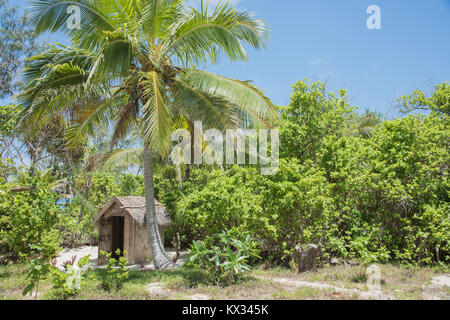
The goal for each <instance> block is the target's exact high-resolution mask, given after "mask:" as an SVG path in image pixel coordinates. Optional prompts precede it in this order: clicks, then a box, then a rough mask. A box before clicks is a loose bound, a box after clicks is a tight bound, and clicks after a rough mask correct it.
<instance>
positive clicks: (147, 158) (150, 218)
mask: <svg viewBox="0 0 450 320" xmlns="http://www.w3.org/2000/svg"><path fill="white" fill-rule="evenodd" d="M144 184H145V207H146V209H145V217H146V220H147V230H148V241H149V244H150V249H151V250H152V260H153V264H154V266H155V269H169V268H176V267H177V266H176V264H174V263H173V262H172V260H170V258H169V257H168V256H167V254H166V252H165V251H164V246H163V245H162V243H161V238H160V236H159V232H158V226H157V222H156V214H155V190H154V187H153V163H152V151H151V150H150V147H149V146H147V145H146V146H144Z"/></svg>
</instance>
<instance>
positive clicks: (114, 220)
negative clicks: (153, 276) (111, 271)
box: [94, 196, 172, 265]
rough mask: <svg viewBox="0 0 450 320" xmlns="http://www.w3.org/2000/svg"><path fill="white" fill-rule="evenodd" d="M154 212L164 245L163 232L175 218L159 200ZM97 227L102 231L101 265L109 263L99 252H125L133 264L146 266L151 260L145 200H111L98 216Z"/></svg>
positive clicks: (124, 198)
mask: <svg viewBox="0 0 450 320" xmlns="http://www.w3.org/2000/svg"><path fill="white" fill-rule="evenodd" d="M155 209H156V220H157V222H158V230H159V235H160V236H161V241H162V243H164V229H165V227H167V226H169V225H170V224H171V223H172V219H171V217H170V214H169V213H168V212H167V210H166V208H165V207H164V206H163V205H162V204H161V203H159V202H158V201H156V200H155ZM94 227H98V229H99V240H98V250H99V256H98V264H99V265H103V264H105V263H106V262H107V261H106V259H105V257H103V256H101V255H100V251H106V252H115V251H116V250H117V249H120V251H121V252H123V251H124V250H125V251H126V255H125V257H126V258H127V260H128V262H129V263H130V264H140V263H145V262H147V261H148V260H149V259H151V256H152V253H151V250H150V246H149V243H148V231H147V224H146V222H145V198H144V197H134V196H132V197H114V198H112V199H111V201H109V202H108V203H107V204H106V205H104V206H103V207H102V208H101V209H100V212H99V213H98V214H97V216H96V217H95V219H94Z"/></svg>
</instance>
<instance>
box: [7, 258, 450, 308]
mask: <svg viewBox="0 0 450 320" xmlns="http://www.w3.org/2000/svg"><path fill="white" fill-rule="evenodd" d="M380 268H381V277H382V281H381V289H382V292H383V293H385V294H387V295H390V296H392V297H393V298H394V299H422V298H423V297H422V294H423V290H422V289H423V287H424V286H426V285H429V284H430V281H431V279H432V278H433V277H434V276H436V275H439V274H443V273H448V272H449V270H448V267H446V268H444V269H442V268H404V267H401V266H395V265H380ZM26 272H27V267H26V266H25V265H20V264H18V265H8V266H0V299H31V297H30V296H27V297H23V296H22V289H23V288H24V287H25V285H26V281H25V276H26ZM105 272H106V270H105V269H94V270H91V271H90V273H89V277H88V278H87V279H86V280H84V281H83V284H82V290H81V291H80V292H79V293H78V294H77V295H76V296H75V297H72V298H71V299H83V300H84V299H86V300H88V299H95V300H104V299H106V300H119V299H120V300H128V299H133V300H140V299H192V298H193V297H194V296H195V295H203V296H206V297H208V298H210V299H217V300H227V299H238V300H245V299H295V300H323V299H327V300H328V299H332V300H348V299H351V300H353V299H360V298H361V297H359V295H358V292H359V291H358V290H361V291H364V290H367V287H366V279H367V278H366V274H365V267H364V266H334V267H324V268H320V269H318V270H315V271H312V272H306V273H302V274H297V273H296V272H294V271H291V270H289V269H283V268H271V269H266V270H264V269H262V268H257V269H255V270H254V271H252V272H250V273H249V274H248V275H247V276H246V277H245V278H244V279H243V280H241V281H239V282H238V283H236V284H232V285H228V286H223V285H213V284H210V283H209V282H208V278H207V275H206V274H205V272H203V271H202V270H195V269H188V268H180V269H177V270H172V271H153V270H142V271H140V270H130V274H129V278H128V279H127V280H126V281H125V282H124V285H123V287H122V288H121V289H120V290H117V291H115V290H112V291H110V292H107V291H104V290H103V289H102V288H101V286H100V279H102V277H104V276H105ZM273 278H282V279H288V280H293V281H292V282H293V283H294V282H295V281H294V280H297V281H309V282H314V283H325V284H328V285H331V286H335V287H339V288H345V289H346V290H342V291H339V290H335V289H333V288H312V287H308V286H300V287H299V286H295V285H291V284H289V281H287V282H286V283H278V282H276V281H273ZM151 283H153V284H154V285H156V287H157V288H159V289H158V290H157V292H156V291H155V292H149V291H148V285H149V284H151ZM39 287H40V291H41V295H40V296H39V299H60V298H61V295H60V294H58V292H56V291H55V290H52V284H51V280H50V279H45V280H43V281H42V282H41V283H40V285H39ZM439 294H440V295H441V296H443V297H444V298H445V297H446V298H448V297H449V295H450V292H449V289H448V288H442V290H441V291H440V292H439Z"/></svg>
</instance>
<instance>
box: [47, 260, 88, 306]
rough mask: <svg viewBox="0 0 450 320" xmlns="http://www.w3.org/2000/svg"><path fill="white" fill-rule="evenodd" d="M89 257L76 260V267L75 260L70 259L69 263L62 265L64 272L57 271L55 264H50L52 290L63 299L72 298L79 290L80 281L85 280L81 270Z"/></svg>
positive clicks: (84, 274)
mask: <svg viewBox="0 0 450 320" xmlns="http://www.w3.org/2000/svg"><path fill="white" fill-rule="evenodd" d="M89 257H90V255H87V256H85V257H82V258H81V259H80V260H78V263H77V265H76V266H74V264H75V259H76V257H74V258H75V259H74V258H72V260H71V261H70V262H69V263H64V264H63V265H64V271H61V270H59V269H58V268H57V267H56V264H52V267H51V268H50V272H51V274H52V283H53V289H54V290H55V292H56V293H58V295H60V296H62V298H63V299H67V298H69V297H73V296H75V295H77V294H78V292H79V291H80V290H81V283H82V280H83V279H84V278H85V276H86V273H85V272H82V270H81V269H82V268H83V267H84V266H85V265H86V264H87V263H88V262H89Z"/></svg>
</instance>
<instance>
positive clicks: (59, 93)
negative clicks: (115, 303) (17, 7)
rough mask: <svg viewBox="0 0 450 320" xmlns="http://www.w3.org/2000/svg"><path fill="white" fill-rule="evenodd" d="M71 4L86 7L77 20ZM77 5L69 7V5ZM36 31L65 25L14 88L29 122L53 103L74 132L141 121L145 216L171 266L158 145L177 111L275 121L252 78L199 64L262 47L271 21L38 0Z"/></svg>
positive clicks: (144, 2)
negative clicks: (20, 87)
mask: <svg viewBox="0 0 450 320" xmlns="http://www.w3.org/2000/svg"><path fill="white" fill-rule="evenodd" d="M69 6H76V8H78V9H79V10H80V13H81V15H80V21H79V24H78V25H77V26H76V27H75V28H73V25H71V24H68V23H67V21H68V18H71V14H72V13H71V10H68V8H69ZM72 8H73V7H72ZM31 14H32V18H33V21H34V22H35V24H36V32H37V34H41V33H43V32H46V31H49V32H57V31H61V32H64V33H66V34H67V36H68V37H69V39H70V41H71V47H64V46H57V47H53V48H51V49H49V50H48V51H46V52H44V53H42V54H40V55H37V56H35V57H33V58H31V60H30V61H29V65H28V66H27V67H26V69H25V71H24V77H25V81H26V83H27V86H26V88H25V89H24V91H23V92H22V93H21V94H20V95H19V96H18V103H19V104H20V105H21V106H22V108H23V112H22V113H21V115H20V117H21V119H22V123H23V124H30V123H33V121H38V120H39V118H40V116H41V115H43V114H46V113H49V112H66V113H67V114H68V115H69V116H70V117H71V119H74V125H73V126H72V128H71V130H70V133H69V134H68V138H69V139H70V141H76V140H77V139H79V138H81V137H83V136H85V135H86V134H91V133H92V132H93V131H94V130H95V128H96V126H97V125H98V124H99V123H102V122H114V133H113V144H115V143H117V141H119V140H120V139H121V138H123V137H124V136H126V134H127V132H129V130H130V128H132V127H134V126H136V125H137V126H138V127H139V128H140V132H141V138H142V140H143V144H144V179H145V198H146V207H147V213H146V219H147V225H148V228H149V242H150V247H151V251H152V255H153V261H154V265H155V268H157V269H158V268H170V267H174V264H173V262H172V261H171V260H170V259H169V258H168V257H167V255H166V254H165V252H164V248H163V246H162V244H161V240H160V238H159V234H158V232H157V227H156V220H155V206H154V188H153V164H152V153H154V152H159V153H161V154H166V153H167V151H168V150H169V148H170V146H171V140H170V138H171V131H172V124H173V123H175V122H176V120H177V119H180V118H182V119H185V120H187V121H189V122H192V121H194V120H199V121H203V123H204V126H205V127H214V128H217V129H224V128H227V127H228V128H231V127H237V126H241V125H248V124H250V123H251V124H263V125H265V126H271V124H273V123H274V122H275V119H276V118H277V114H276V108H275V106H274V105H273V104H272V103H271V102H270V100H269V99H268V98H267V97H266V96H265V95H264V93H263V92H262V91H261V90H260V89H258V88H256V87H255V86H253V85H252V84H251V83H250V82H248V81H240V80H235V79H230V78H227V77H223V76H220V75H217V74H213V73H210V72H206V71H202V70H198V69H197V68H196V67H197V66H199V65H205V64H206V63H207V62H211V63H216V62H217V61H219V60H220V59H221V58H223V57H227V58H229V59H231V60H232V61H236V60H246V59H247V54H246V52H245V49H244V47H243V45H244V44H248V45H250V46H252V47H254V48H262V47H264V46H265V41H266V39H267V36H268V29H267V26H266V24H265V23H264V22H263V21H262V20H259V19H256V18H255V17H254V16H253V15H251V14H249V13H246V12H239V11H237V10H236V9H234V8H233V7H232V6H230V5H229V4H228V3H226V4H218V5H217V7H216V8H215V9H214V10H210V9H209V8H208V6H203V2H202V8H201V9H200V10H196V9H193V8H190V9H185V7H184V0H116V1H111V0H35V1H33V2H32V7H31Z"/></svg>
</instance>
